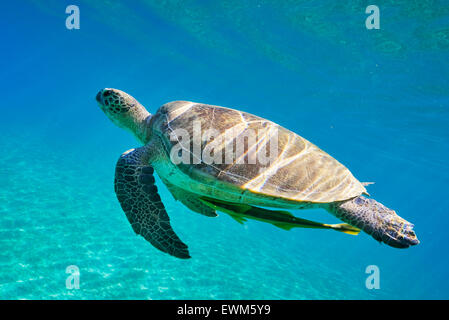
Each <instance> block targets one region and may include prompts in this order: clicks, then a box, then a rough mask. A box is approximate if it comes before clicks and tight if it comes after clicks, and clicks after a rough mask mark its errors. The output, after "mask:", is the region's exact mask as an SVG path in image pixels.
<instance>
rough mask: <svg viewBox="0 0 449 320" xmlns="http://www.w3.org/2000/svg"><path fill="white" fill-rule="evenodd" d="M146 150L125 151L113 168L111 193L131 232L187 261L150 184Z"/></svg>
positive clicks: (185, 249) (151, 183) (183, 248)
mask: <svg viewBox="0 0 449 320" xmlns="http://www.w3.org/2000/svg"><path fill="white" fill-rule="evenodd" d="M147 154H148V148H147V147H141V148H138V149H134V150H131V151H127V152H125V153H124V154H122V156H121V157H120V158H119V160H118V162H117V166H116V169H115V180H114V186H115V192H116V194H117V198H118V200H119V202H120V205H121V206H122V209H123V211H125V213H126V217H127V218H128V220H129V222H130V223H131V226H132V228H133V230H134V231H135V232H136V233H137V234H140V235H142V237H144V238H145V239H146V240H147V241H149V242H150V243H151V244H152V245H153V246H155V247H156V248H158V249H159V250H161V251H163V252H166V253H168V254H171V255H172V256H175V257H178V258H182V259H187V258H190V255H189V251H188V249H187V246H186V245H185V244H184V243H183V242H182V241H181V240H180V239H179V238H178V236H177V235H176V234H175V232H174V231H173V229H172V228H171V226H170V219H169V217H168V215H167V212H166V211H165V208H164V204H163V203H162V201H161V197H160V196H159V194H158V192H157V187H156V186H155V185H154V177H153V172H154V170H153V168H152V167H151V166H148V165H147V164H146V159H145V158H146V156H147Z"/></svg>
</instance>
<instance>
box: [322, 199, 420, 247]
mask: <svg viewBox="0 0 449 320" xmlns="http://www.w3.org/2000/svg"><path fill="white" fill-rule="evenodd" d="M328 210H329V211H330V212H331V213H333V214H334V215H335V216H336V217H337V218H339V219H341V220H343V221H345V222H347V223H349V224H351V225H353V226H356V227H359V228H361V229H362V230H363V231H365V232H366V233H368V234H370V235H371V236H372V237H373V238H374V239H376V240H377V241H380V242H384V243H386V244H388V245H389V246H391V247H394V248H408V247H410V246H414V245H417V244H419V240H418V238H417V237H416V234H415V231H413V227H414V225H413V224H412V223H410V222H408V221H407V220H405V219H403V218H401V217H400V216H398V215H397V214H396V212H395V211H393V210H391V209H388V208H387V207H385V206H384V205H383V204H381V203H379V202H377V201H376V200H374V199H368V198H365V197H362V196H360V197H357V198H355V199H352V200H348V201H345V202H341V203H331V204H330V205H329V207H328Z"/></svg>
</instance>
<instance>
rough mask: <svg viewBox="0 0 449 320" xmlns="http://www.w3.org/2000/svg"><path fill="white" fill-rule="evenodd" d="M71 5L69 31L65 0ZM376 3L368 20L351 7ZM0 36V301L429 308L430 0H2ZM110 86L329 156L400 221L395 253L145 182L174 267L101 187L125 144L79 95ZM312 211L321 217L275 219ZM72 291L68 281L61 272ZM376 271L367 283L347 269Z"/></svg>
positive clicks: (439, 85) (447, 15) (439, 260)
mask: <svg viewBox="0 0 449 320" xmlns="http://www.w3.org/2000/svg"><path fill="white" fill-rule="evenodd" d="M71 4H75V5H78V6H79V9H80V29H79V30H76V29H72V30H68V29H67V28H66V26H65V20H66V18H67V16H68V14H66V13H65V9H66V7H67V6H68V5H71ZM370 4H375V5H377V6H379V8H380V30H374V29H373V30H367V28H366V27H365V19H366V18H367V17H368V14H366V13H365V9H366V7H367V6H368V5H370ZM1 10H2V13H3V14H2V18H1V19H0V30H1V31H0V32H1V39H2V43H3V45H2V50H1V52H0V58H1V59H0V61H1V68H0V81H1V90H2V99H1V103H0V105H1V116H0V148H1V150H2V152H1V153H0V183H1V188H0V298H1V299H448V298H449V294H448V292H449V281H448V277H449V272H448V270H449V258H448V244H449V232H448V225H449V212H448V209H449V196H448V191H447V190H448V186H449V164H448V156H449V129H448V123H449V4H448V2H447V1H430V0H429V1H410V0H403V1H381V0H376V1H344V2H343V1H333V0H328V1H324V0H323V1H300V0H294V1H293V0H282V1H276V0H272V1H268V0H267V1H262V0H260V1H237V0H226V1H192V0H182V1H181V0H179V1H169V0H166V1H157V0H154V1H149V0H148V1H145V0H140V1H112V0H111V1H76V2H73V3H72V2H71V1H61V0H58V1H56V0H45V1H44V0H42V1H21V2H18V1H17V2H16V1H14V2H4V3H2V7H1ZM104 87H112V88H118V89H121V90H124V91H126V92H128V93H130V94H131V95H133V96H134V97H135V98H136V99H137V100H139V102H141V103H142V104H143V105H144V106H145V107H146V108H147V109H148V111H149V112H151V113H155V112H156V110H157V108H158V107H159V106H160V105H162V104H164V103H166V102H168V101H173V100H191V101H197V102H203V103H208V104H215V105H222V106H227V107H231V108H237V109H240V110H243V111H247V112H250V113H254V114H257V115H259V116H262V117H264V118H267V119H269V120H272V121H274V122H276V123H278V124H280V125H282V126H284V127H286V128H288V129H290V130H292V131H295V132H296V133H298V134H300V135H301V136H303V137H305V138H306V139H308V140H310V141H311V142H313V143H315V144H316V145H318V146H319V147H320V148H322V149H323V150H325V151H326V152H328V153H329V154H330V155H332V156H333V157H335V158H336V159H337V160H339V161H340V162H342V163H343V164H344V165H345V166H347V167H348V168H349V169H350V170H351V172H352V173H353V174H354V175H355V177H356V178H358V179H359V180H360V181H375V182H376V183H375V184H374V185H371V186H369V187H368V190H369V192H370V194H371V196H372V197H373V198H375V199H376V200H378V201H380V202H381V203H383V204H385V205H386V206H388V207H390V208H392V209H394V210H396V211H397V212H398V214H399V215H401V216H402V217H404V218H405V219H407V220H408V221H411V222H413V223H414V224H415V231H416V233H417V235H418V238H419V240H420V241H421V244H420V245H418V246H416V247H412V248H409V249H406V250H399V249H394V248H391V247H388V246H386V245H380V244H379V243H377V242H376V241H374V240H373V239H372V238H371V237H370V236H368V235H367V234H365V233H361V234H360V235H359V236H357V237H354V236H348V235H345V234H343V233H338V232H333V231H323V230H314V229H293V230H291V231H289V232H287V231H284V230H281V229H278V228H275V227H273V226H272V225H269V224H263V223H260V222H255V221H249V222H247V223H246V224H245V225H244V226H242V225H240V224H238V223H236V222H235V221H234V220H232V219H231V218H230V217H229V216H227V215H226V214H223V213H221V214H220V216H219V217H217V218H208V217H205V216H201V215H199V214H196V213H193V212H191V211H189V210H188V209H186V208H185V207H184V206H183V205H182V204H181V203H179V202H175V201H174V200H173V197H172V196H171V195H170V194H169V193H168V191H167V189H166V187H165V186H163V185H162V184H161V183H160V180H158V185H159V190H160V193H161V197H162V199H163V201H164V202H165V206H166V208H167V211H168V213H169V215H170V217H171V224H172V226H173V228H174V230H175V231H176V233H177V234H178V235H179V236H180V238H181V239H182V240H183V241H184V242H185V243H186V244H188V246H189V250H190V254H191V256H192V259H189V260H180V259H176V258H173V257H171V256H169V255H166V254H164V253H162V252H160V251H159V250H157V249H155V248H153V247H152V246H151V245H150V244H149V243H147V242H146V241H145V240H144V239H143V238H142V237H136V236H135V234H134V232H133V230H132V228H131V226H130V224H129V223H128V221H127V219H126V216H125V214H124V213H123V212H122V210H121V208H120V205H119V203H118V201H117V199H116V197H115V194H114V190H113V176H114V168H115V163H116V161H117V159H118V157H119V156H120V154H121V153H122V152H124V151H126V150H128V149H130V148H133V147H136V146H139V144H138V143H137V141H136V140H135V139H134V138H133V137H132V136H131V135H130V134H129V133H127V132H125V131H123V130H121V129H119V128H117V127H116V126H115V125H114V124H112V123H111V122H110V121H109V120H108V119H107V118H106V116H105V115H104V114H103V113H102V111H101V110H100V109H99V107H98V106H97V103H96V101H95V95H96V93H97V92H98V90H100V89H101V88H104ZM293 213H294V214H295V215H297V216H299V217H302V218H306V219H311V220H317V221H321V222H337V221H338V220H337V219H336V218H334V217H333V216H331V215H329V214H328V213H326V212H324V211H323V210H308V211H293ZM70 265H76V266H77V267H78V268H79V270H80V288H79V289H71V290H70V289H67V288H66V278H67V277H68V276H69V274H67V273H66V268H67V266H70ZM370 265H375V266H377V267H378V268H379V271H380V289H372V290H369V289H367V287H366V286H365V281H366V279H367V277H368V276H369V274H367V273H366V272H365V270H366V268H367V267H368V266H370Z"/></svg>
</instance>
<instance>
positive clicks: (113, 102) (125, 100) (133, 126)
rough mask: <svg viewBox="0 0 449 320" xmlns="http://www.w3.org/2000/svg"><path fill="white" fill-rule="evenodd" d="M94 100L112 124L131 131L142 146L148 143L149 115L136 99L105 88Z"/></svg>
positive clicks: (119, 91) (116, 90)
mask: <svg viewBox="0 0 449 320" xmlns="http://www.w3.org/2000/svg"><path fill="white" fill-rule="evenodd" d="M96 100H97V102H98V105H99V106H100V108H101V110H103V112H104V113H105V114H106V116H107V117H108V118H109V119H110V120H111V121H112V122H113V123H115V124H116V125H117V126H119V127H120V128H124V129H127V130H129V131H131V132H132V133H133V134H134V135H135V136H136V137H137V139H139V140H140V141H141V142H143V143H144V144H145V143H147V142H148V141H147V140H148V138H149V137H148V133H149V130H147V128H148V123H149V120H150V118H151V114H150V113H149V112H148V111H147V110H146V109H145V107H144V106H142V105H141V104H140V103H139V102H138V101H137V100H136V99H134V98H133V97H132V96H130V95H129V94H127V93H126V92H123V91H121V90H118V89H110V88H105V89H102V90H100V91H99V92H98V93H97V97H96Z"/></svg>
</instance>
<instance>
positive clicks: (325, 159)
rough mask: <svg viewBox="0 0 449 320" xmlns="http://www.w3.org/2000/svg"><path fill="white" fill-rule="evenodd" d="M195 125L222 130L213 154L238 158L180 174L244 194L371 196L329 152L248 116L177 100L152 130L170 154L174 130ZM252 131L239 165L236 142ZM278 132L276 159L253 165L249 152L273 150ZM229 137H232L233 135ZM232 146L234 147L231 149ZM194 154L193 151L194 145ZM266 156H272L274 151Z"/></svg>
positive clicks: (303, 198)
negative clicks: (271, 143)
mask: <svg viewBox="0 0 449 320" xmlns="http://www.w3.org/2000/svg"><path fill="white" fill-rule="evenodd" d="M194 121H197V122H199V123H200V124H201V132H202V133H204V132H206V131H207V130H209V129H215V130H217V131H218V133H219V135H220V136H221V138H222V143H221V144H220V145H219V146H217V145H214V148H213V149H214V152H218V151H220V150H221V151H225V150H228V151H229V150H231V151H232V152H231V153H232V155H233V157H234V161H233V162H232V163H230V164H229V162H228V163H226V162H225V160H226V159H225V155H226V154H229V152H228V153H226V152H222V161H221V163H217V162H214V163H212V164H207V163H205V162H200V163H191V164H187V165H186V164H180V165H178V167H179V168H180V170H183V171H184V172H185V173H186V174H188V175H189V176H190V177H192V178H193V179H196V180H197V181H205V180H206V181H208V182H211V181H214V183H218V184H220V183H222V184H223V185H222V186H221V187H222V188H226V187H227V186H229V184H231V185H233V186H236V187H238V188H240V189H241V190H242V192H243V191H244V190H248V191H249V192H250V193H252V194H255V195H260V196H270V197H276V198H282V199H287V200H293V201H298V202H312V203H327V202H335V201H344V200H348V199H351V198H354V197H357V196H359V195H361V194H362V193H366V190H365V188H364V186H363V185H362V184H361V183H360V182H359V181H358V180H357V179H356V178H354V176H353V175H352V174H351V172H350V171H349V170H348V169H347V168H346V167H345V166H343V165H342V164H341V163H339V162H338V161H337V160H335V159H334V158H332V157H331V156H330V155H328V154H327V153H326V152H324V151H322V150H321V149H319V148H318V147H317V146H315V145H314V144H312V143H311V142H309V141H307V140H306V139H304V138H302V137H300V136H299V135H297V134H295V133H294V132H291V131H289V130H287V129H285V128H283V127H281V126H279V125H277V124H275V123H273V122H271V121H268V120H265V119H263V118H260V117H257V116H255V115H252V114H249V113H246V112H241V111H237V110H234V109H229V108H224V107H219V106H212V105H206V104H199V103H193V102H188V101H175V102H171V103H168V104H165V105H163V106H162V107H161V108H160V109H159V111H158V112H157V113H156V115H155V117H154V119H153V120H152V123H153V130H154V131H155V133H157V134H158V135H159V136H160V137H161V138H162V140H163V142H164V143H165V145H166V146H167V148H168V149H167V150H170V148H171V147H173V146H174V145H175V144H176V143H177V141H170V134H171V132H172V131H173V130H176V129H184V130H187V131H188V133H189V134H190V137H193V136H194V135H193V124H194ZM250 132H257V133H258V135H257V136H256V137H253V138H254V140H253V141H252V142H253V143H244V153H243V155H244V157H243V158H244V159H243V160H244V161H243V163H240V164H239V163H237V161H235V160H236V159H235V155H236V153H237V150H236V141H239V140H238V139H242V137H245V136H247V135H248V134H249V133H250ZM274 132H277V141H278V143H277V148H276V149H275V150H274V151H275V152H276V154H277V157H276V159H274V161H273V162H271V163H269V164H267V165H265V164H261V163H259V162H256V164H253V163H248V162H249V161H248V160H249V159H248V150H251V148H252V147H254V148H256V149H255V150H256V151H255V154H256V155H257V154H258V153H260V152H267V151H266V150H270V143H268V140H269V139H268V137H270V135H272V134H273V133H274ZM229 133H232V135H230V136H229ZM226 134H228V135H226ZM214 139H217V137H214ZM214 139H209V140H202V141H201V152H202V151H203V150H204V149H205V148H209V149H208V150H210V149H211V148H212V144H213V143H214ZM226 139H227V140H226ZM240 141H244V140H240ZM225 142H226V143H225ZM254 142H255V143H254ZM226 145H227V146H226ZM229 146H231V147H229ZM227 147H229V149H226V148H227ZM265 147H266V149H265ZM190 152H193V144H192V143H191V144H190ZM238 154H241V153H238ZM267 154H268V155H270V152H268V153H267ZM191 160H193V159H192V158H191ZM217 186H218V187H220V186H219V185H217Z"/></svg>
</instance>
